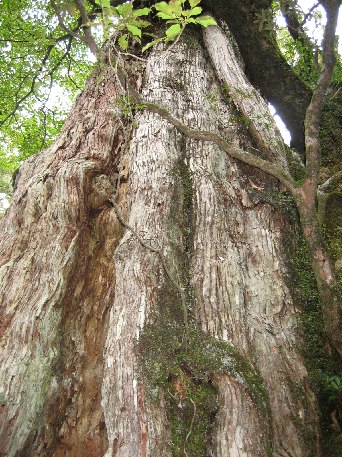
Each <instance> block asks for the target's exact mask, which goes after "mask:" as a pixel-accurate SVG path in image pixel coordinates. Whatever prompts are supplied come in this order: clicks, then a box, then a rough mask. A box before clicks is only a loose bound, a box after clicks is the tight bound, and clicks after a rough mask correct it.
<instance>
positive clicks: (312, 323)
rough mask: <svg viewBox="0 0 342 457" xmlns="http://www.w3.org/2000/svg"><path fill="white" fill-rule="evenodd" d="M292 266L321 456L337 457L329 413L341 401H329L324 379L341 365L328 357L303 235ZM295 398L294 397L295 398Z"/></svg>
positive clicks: (306, 432)
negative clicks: (317, 412) (317, 416)
mask: <svg viewBox="0 0 342 457" xmlns="http://www.w3.org/2000/svg"><path fill="white" fill-rule="evenodd" d="M291 264H292V267H293V279H294V294H295V297H296V300H297V302H299V303H300V304H301V307H302V314H301V317H300V321H301V327H302V342H303V343H302V348H301V352H302V355H303V358H304V361H305V365H306V368H307V369H308V373H309V377H310V380H311V383H312V387H313V389H314V391H315V393H316V395H317V399H318V403H319V409H320V427H321V435H322V447H323V453H324V455H325V456H326V457H335V456H336V455H339V454H336V452H335V450H334V446H335V444H336V442H337V441H338V439H339V436H338V435H337V434H336V433H335V432H334V431H333V429H332V427H331V425H332V424H331V413H332V411H334V410H336V408H337V409H341V406H342V404H341V403H340V400H338V399H337V398H332V397H331V396H330V395H329V394H328V391H327V380H328V379H330V378H331V377H332V376H334V375H337V374H338V373H339V371H340V363H339V361H338V359H337V357H334V355H333V354H330V353H329V350H328V347H329V346H328V340H327V338H326V334H325V330H324V322H323V316H322V310H321V306H320V303H319V295H318V291H317V286H316V281H315V277H314V274H313V271H312V266H311V261H310V256H309V251H308V248H307V245H306V242H305V240H304V238H303V236H300V237H299V239H298V240H297V245H296V250H295V253H294V255H293V258H292V262H291ZM297 390H298V389H297ZM297 393H298V392H297ZM299 395H301V397H302V398H305V395H304V396H303V395H302V394H301V392H299ZM295 398H296V395H294V399H295ZM304 403H305V402H304ZM304 406H305V405H304ZM341 410H342V409H341ZM304 425H305V427H303V423H302V421H298V430H299V431H300V432H301V435H302V438H303V440H304V441H305V442H306V443H307V447H308V452H311V454H309V455H316V454H315V450H314V443H315V439H314V438H315V437H314V436H313V434H314V431H313V430H312V429H311V428H310V426H307V424H304ZM336 440H337V441H336Z"/></svg>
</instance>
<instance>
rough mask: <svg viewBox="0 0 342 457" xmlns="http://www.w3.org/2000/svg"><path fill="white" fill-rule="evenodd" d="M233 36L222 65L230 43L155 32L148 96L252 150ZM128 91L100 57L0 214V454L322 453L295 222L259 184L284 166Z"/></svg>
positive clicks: (259, 456) (222, 456) (248, 456)
mask: <svg viewBox="0 0 342 457" xmlns="http://www.w3.org/2000/svg"><path fill="white" fill-rule="evenodd" d="M221 38H222V37H221ZM221 38H220V40H221ZM222 39H223V38H222ZM227 43H228V44H227V46H228V45H229V42H228V41H227ZM227 49H228V54H227V58H228V59H229V62H230V64H229V65H228V66H226V67H224V68H221V70H220V76H219V78H218V76H217V75H216V72H217V71H218V70H217V68H215V67H216V66H217V63H218V62H219V61H220V56H221V52H222V48H220V47H213V48H212V49H211V50H210V56H211V59H212V63H211V62H210V61H208V53H207V51H206V50H205V49H204V48H203V47H202V44H201V43H200V41H199V40H198V39H197V38H195V37H192V36H190V35H188V34H186V33H185V34H184V36H182V39H181V40H180V41H179V42H178V43H177V45H176V46H174V47H173V48H172V50H171V51H170V52H169V53H168V54H165V53H163V51H162V50H161V51H158V50H154V51H153V52H152V53H151V55H150V57H149V59H148V62H147V66H146V69H145V75H144V86H143V91H142V97H143V98H144V99H146V100H148V101H149V103H151V104H153V105H154V106H157V105H163V106H165V107H166V108H167V110H168V111H169V112H171V113H173V114H174V116H176V117H177V119H180V122H181V123H182V125H185V126H188V127H187V128H189V129H192V130H195V129H202V130H204V131H207V132H208V131H209V132H212V134H213V135H215V137H217V138H218V137H219V136H221V137H222V138H223V139H224V141H225V142H226V143H229V144H230V145H232V147H233V148H236V150H237V151H240V150H241V149H247V150H248V149H251V148H252V147H253V144H254V143H253V139H252V137H251V134H250V133H249V132H248V129H247V128H246V126H245V125H244V124H243V123H242V124H241V125H240V124H238V123H236V122H232V120H233V119H234V118H236V114H237V111H236V107H235V104H238V101H237V102H235V103H234V104H233V103H232V104H229V103H227V100H225V99H224V97H223V96H222V93H221V84H222V81H230V84H233V83H234V84H236V87H237V88H238V86H239V84H240V83H241V81H242V80H241V78H242V79H243V75H242V73H239V77H238V78H237V79H236V80H235V79H234V77H233V76H232V75H231V74H230V72H231V71H232V69H234V68H235V69H237V68H240V67H239V63H238V61H237V60H236V56H235V54H234V52H232V48H227ZM215 62H216V63H215ZM239 71H241V69H240V70H239ZM243 81H245V80H244V79H243ZM244 84H245V82H244ZM244 87H245V86H244ZM210 94H215V103H213V98H212V97H210ZM121 95H122V94H121V93H120V90H119V88H118V86H117V84H116V78H115V76H114V75H113V72H112V71H111V70H110V69H108V68H107V67H104V69H102V70H101V72H100V71H99V72H98V73H97V74H95V75H94V77H93V79H92V80H91V81H90V83H89V85H88V87H87V89H86V90H85V92H84V93H83V94H82V96H81V97H80V98H79V99H78V101H77V102H76V105H75V108H74V111H73V113H72V115H71V116H70V118H69V119H68V121H67V123H66V125H65V128H64V130H63V132H62V134H61V135H60V137H59V138H58V139H57V142H56V144H55V145H54V147H52V148H51V149H49V150H48V151H46V152H45V153H43V154H41V155H39V156H36V157H34V158H31V159H29V160H28V161H27V162H26V163H25V165H24V166H23V168H22V170H21V173H20V179H19V183H18V188H17V191H16V194H15V199H14V205H13V207H12V208H11V210H10V211H9V212H8V213H7V215H6V217H5V218H4V219H3V220H2V221H1V225H2V228H3V230H4V234H5V235H4V242H3V244H2V245H1V264H0V265H1V269H0V275H1V278H2V279H3V281H2V283H1V287H2V288H3V289H2V297H3V301H2V307H1V313H2V316H1V317H2V318H1V323H2V336H3V339H2V340H1V341H4V343H2V344H6V347H5V350H4V351H2V353H1V371H0V380H1V384H0V389H2V391H1V392H2V395H1V399H2V398H4V401H2V400H1V402H2V403H4V405H3V406H0V408H1V414H2V416H1V422H0V423H1V427H2V428H1V435H0V436H1V439H0V443H1V444H0V445H1V451H0V454H1V455H3V456H6V457H7V456H10V457H17V456H25V457H37V456H38V457H43V456H44V457H45V456H53V457H62V456H63V457H71V456H72V457H74V456H75V457H76V456H79V455H82V456H83V455H84V456H86V457H88V456H89V457H103V456H105V457H114V456H115V457H128V456H132V457H137V456H139V457H156V456H163V457H171V456H174V455H184V456H185V457H200V456H204V455H213V456H215V457H227V456H229V457H236V456H244V457H265V456H271V455H273V456H275V457H284V456H289V455H291V456H296V457H305V456H307V455H308V454H309V453H310V452H311V453H312V455H314V456H316V457H318V456H319V450H318V448H317V447H316V444H315V443H314V442H313V440H311V441H310V440H307V439H305V438H306V436H305V431H306V430H308V429H310V430H312V431H313V433H314V434H316V435H317V433H318V432H317V422H318V418H317V413H316V409H315V398H314V395H313V393H312V392H311V390H310V388H309V386H308V379H307V373H306V370H305V367H304V365H303V361H302V359H301V357H300V355H299V354H298V349H297V348H298V344H299V343H298V341H297V337H296V334H297V332H296V325H297V324H296V319H297V310H296V307H295V305H294V303H293V301H292V298H291V293H290V291H289V289H288V287H287V285H286V278H287V276H288V271H287V268H286V259H285V258H284V249H283V245H282V243H283V234H284V232H286V230H287V229H288V228H289V227H288V224H289V222H288V220H287V219H286V217H285V216H284V215H282V214H280V213H279V212H277V211H276V210H275V209H274V208H273V207H271V206H270V205H268V204H264V203H259V204H254V203H253V202H252V201H251V199H250V196H249V190H251V189H253V190H255V188H257V189H259V190H260V191H262V190H267V189H273V188H274V187H275V186H277V182H276V180H274V179H273V178H272V177H269V176H267V175H266V174H265V173H263V172H261V171H256V170H255V168H253V167H250V166H248V165H246V164H241V163H240V162H237V161H236V160H235V159H234V158H232V157H228V156H227V154H226V152H225V151H224V150H221V148H220V145H219V144H215V143H214V142H208V141H199V139H194V138H188V137H187V135H184V133H186V132H182V131H178V130H177V129H175V128H174V125H171V124H170V122H169V121H168V120H166V119H163V118H162V117H161V116H160V115H159V114H158V112H152V111H147V110H144V111H142V112H138V113H137V114H136V116H135V123H136V128H134V129H132V126H126V125H123V121H122V119H121V120H120V119H119V118H118V117H117V115H116V114H115V113H116V111H117V109H116V108H115V106H117V104H115V99H117V98H119V97H120V96H121ZM254 95H255V94H254ZM254 95H253V96H254ZM255 96H256V95H255ZM258 103H259V102H258ZM260 103H262V102H260ZM151 106H152V105H151ZM246 109H247V108H246ZM263 109H264V108H263ZM259 128H260V130H259V133H260V135H261V136H262V135H263V134H264V132H263V130H262V125H261V126H260V125H259ZM125 129H127V131H126V132H124V130H125ZM272 129H274V127H273V126H272ZM130 136H131V138H130ZM128 140H129V145H128V147H126V146H127V141H128ZM278 153H279V159H277V160H278V161H279V162H281V161H282V160H283V159H282V151H281V150H278V149H277V148H275V149H274V150H272V154H278ZM257 159H258V157H257ZM260 160H261V158H260ZM118 174H119V175H120V179H119V180H118ZM117 182H119V183H120V185H119V188H118V189H117V192H116V189H115V184H116V183H117ZM113 195H115V197H116V200H115V201H114V203H115V205H116V207H113V202H111V201H112V200H113ZM116 209H118V210H119V213H118V212H116ZM117 214H120V217H119V218H118V216H117ZM123 222H124V223H123ZM129 228H132V230H131V229H129ZM141 240H143V242H144V243H146V246H152V247H155V249H147V248H146V246H144V243H141ZM159 253H162V256H161V255H159ZM162 259H165V260H164V261H163V260H162ZM163 262H165V265H167V270H168V271H169V272H170V274H167V272H166V268H165V265H163ZM172 278H173V280H172ZM5 284H6V285H5ZM175 284H178V285H181V288H182V289H184V297H185V304H186V307H187V309H186V311H187V313H188V317H189V328H187V325H186V323H185V320H184V309H182V300H183V299H182V294H181V291H180V290H179V289H177V287H175ZM164 318H165V320H163V319H164ZM149 328H152V329H153V330H156V333H155V334H152V335H151V334H150V335H148V337H149V338H150V339H152V340H151V346H150V347H145V348H143V347H142V346H141V344H142V343H143V342H144V341H146V340H147V339H148V338H146V335H147V333H148V329H149ZM187 333H188V334H187ZM186 334H187V335H186ZM165 336H166V337H167V338H166V340H165ZM153 338H154V340H153ZM159 341H161V344H160V345H159V346H158V345H157V344H156V343H154V345H153V342H157V343H158V344H159ZM151 348H153V351H151ZM163 351H165V352H163ZM146 361H148V362H151V363H150V365H149V367H151V369H152V371H153V372H152V373H150V374H151V376H147V375H146V371H144V367H146ZM144 364H145V365H144ZM147 374H148V373H147ZM151 380H152V381H151ZM215 389H216V390H215ZM298 391H300V392H301V393H302V395H299V396H298V395H296V394H295V392H298ZM213 399H214V400H213ZM215 401H217V408H216V405H215V404H214V406H212V405H211V404H209V405H208V402H209V403H215ZM202 414H207V417H205V418H204V419H203V417H202V416H201V415H202ZM201 420H202V422H201Z"/></svg>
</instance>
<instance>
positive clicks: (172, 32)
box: [165, 24, 181, 40]
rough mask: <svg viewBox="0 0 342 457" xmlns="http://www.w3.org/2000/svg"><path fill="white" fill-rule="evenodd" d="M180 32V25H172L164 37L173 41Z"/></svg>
mask: <svg viewBox="0 0 342 457" xmlns="http://www.w3.org/2000/svg"><path fill="white" fill-rule="evenodd" d="M180 32H181V26H180V24H174V25H171V27H169V28H168V29H167V30H166V32H165V35H166V36H167V37H168V38H169V39H171V40H172V39H174V38H176V36H177V35H179V34H180Z"/></svg>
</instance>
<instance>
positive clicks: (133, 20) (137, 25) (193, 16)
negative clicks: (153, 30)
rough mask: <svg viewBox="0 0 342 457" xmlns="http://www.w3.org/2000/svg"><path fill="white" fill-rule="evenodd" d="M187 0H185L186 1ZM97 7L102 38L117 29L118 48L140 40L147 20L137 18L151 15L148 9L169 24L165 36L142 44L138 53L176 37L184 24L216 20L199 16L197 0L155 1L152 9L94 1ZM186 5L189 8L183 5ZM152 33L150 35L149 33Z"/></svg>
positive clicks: (202, 23) (198, 1)
mask: <svg viewBox="0 0 342 457" xmlns="http://www.w3.org/2000/svg"><path fill="white" fill-rule="evenodd" d="M187 1H188V3H187ZM95 2H96V3H97V4H98V5H99V6H100V7H101V10H102V18H101V22H102V25H103V28H104V38H105V39H106V38H108V36H109V32H110V30H111V29H113V30H114V31H115V32H119V34H120V37H119V39H118V44H119V46H120V48H121V50H122V51H126V50H127V48H128V46H129V41H133V42H134V41H135V42H138V43H141V38H142V35H143V29H144V28H146V27H148V26H150V25H151V23H150V22H149V21H147V20H143V19H141V17H143V16H148V15H150V14H151V12H152V9H153V10H154V11H156V14H155V17H157V18H159V19H161V20H163V21H166V23H167V24H168V25H169V27H168V28H167V29H166V31H165V35H164V36H162V37H158V38H155V39H154V40H152V41H151V42H149V43H148V44H147V45H146V46H144V47H143V49H142V52H145V51H146V50H147V49H149V48H151V47H152V46H154V45H156V44H157V43H159V42H161V41H163V42H165V43H167V42H169V41H173V40H175V39H177V38H178V37H179V36H180V35H181V34H182V33H183V31H184V29H185V27H186V26H187V25H188V24H197V25H200V26H202V27H208V26H209V25H216V21H215V20H214V19H213V18H212V17H210V16H205V15H202V8H201V7H200V6H199V4H200V3H201V0H169V2H165V1H163V2H158V3H156V4H155V5H154V6H153V7H152V8H139V9H134V8H133V2H127V3H123V4H122V5H119V6H117V7H113V6H111V5H110V0H95ZM186 3H187V4H188V5H190V8H188V7H186V6H185V4H186ZM90 25H96V24H90ZM152 36H153V35H152Z"/></svg>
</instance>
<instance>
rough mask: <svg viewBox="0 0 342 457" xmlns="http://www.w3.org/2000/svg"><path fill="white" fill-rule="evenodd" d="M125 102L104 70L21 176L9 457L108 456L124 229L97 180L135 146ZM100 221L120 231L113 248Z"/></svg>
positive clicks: (12, 270) (12, 301)
mask: <svg viewBox="0 0 342 457" xmlns="http://www.w3.org/2000/svg"><path fill="white" fill-rule="evenodd" d="M99 79H101V81H102V84H98V82H99ZM117 94H118V88H117V87H116V83H115V79H114V78H113V73H112V72H111V71H110V70H109V71H103V72H102V73H101V72H100V71H97V72H95V74H94V75H93V77H92V79H91V80H90V82H89V83H88V86H87V88H86V90H85V91H84V93H83V94H82V95H81V96H80V97H79V99H78V100H77V102H76V104H75V107H74V110H73V113H72V114H71V116H70V117H69V119H68V120H67V121H66V124H65V126H64V129H63V132H62V133H61V134H60V136H59V137H58V139H57V140H56V143H55V144H54V145H53V146H52V147H51V148H50V149H48V150H47V151H45V152H44V153H42V154H39V155H37V156H33V157H31V158H30V159H28V160H27V161H26V162H25V163H24V164H23V166H22V167H21V169H20V173H19V182H18V187H17V190H16V192H15V194H14V198H13V206H12V207H11V208H10V209H9V210H8V212H7V214H6V216H5V217H4V218H3V219H2V221H1V225H2V229H3V240H2V243H1V248H0V249H1V252H0V258H1V269H0V277H1V296H2V306H1V323H2V326H1V341H2V349H4V350H2V351H1V361H0V362H1V367H2V369H1V372H0V386H1V387H0V388H1V394H2V397H3V398H4V405H3V406H2V407H1V420H0V424H1V426H0V429H1V431H0V437H1V438H0V443H1V444H0V448H1V450H0V454H1V455H6V457H12V456H13V457H14V456H19V455H25V456H26V455H35V456H46V455H52V453H53V452H54V450H55V449H56V448H57V446H58V442H59V441H60V440H61V441H62V442H63V436H66V439H65V443H64V444H63V443H62V444H60V446H59V448H58V449H57V451H56V455H58V456H62V455H68V456H73V455H79V454H77V452H82V451H83V454H82V455H85V456H87V455H94V452H95V450H96V453H100V452H101V450H103V449H105V448H106V439H107V438H106V431H105V428H104V427H103V426H102V425H101V422H103V419H102V409H101V405H100V401H99V400H100V399H99V395H98V393H99V385H98V383H99V380H98V379H97V376H101V371H102V363H103V362H102V357H101V348H100V347H101V339H102V336H101V335H102V333H103V330H104V326H105V314H106V309H107V306H108V300H109V299H110V296H111V287H112V283H113V276H114V270H113V268H112V267H111V263H110V261H109V258H110V251H111V250H113V245H114V244H115V240H116V239H118V238H120V236H121V233H122V229H121V226H120V225H119V224H117V222H116V221H115V219H114V220H113V218H111V216H110V214H108V211H107V213H106V211H105V214H102V213H103V210H105V209H106V204H105V200H106V198H104V197H103V196H101V192H102V191H100V193H99V192H96V190H94V188H93V181H94V179H95V178H96V177H97V176H98V175H101V174H106V175H107V176H109V177H111V176H112V174H113V171H114V169H111V168H110V164H114V163H115V161H117V157H116V155H117V153H118V150H120V145H121V144H122V142H123V135H122V133H121V131H120V130H121V126H120V123H119V122H117V121H116V122H115V121H114V119H113V104H114V100H115V98H116V97H117ZM107 179H108V178H107ZM107 191H108V189H107ZM98 217H100V219H101V218H102V219H103V220H104V221H106V222H107V224H108V226H110V227H112V233H110V234H108V235H109V236H108V239H107V240H106V241H104V240H103V237H102V236H101V234H100V233H99V227H98ZM95 256H98V258H97V259H96V261H95V260H94V259H95V258H96V257H95ZM97 275H99V276H97ZM90 285H91V287H90ZM91 299H93V301H91ZM94 302H95V305H94ZM93 313H98V316H97V317H95V316H94V314H93ZM92 333H93V334H92ZM96 337H98V341H96ZM92 340H93V341H92ZM63 370H65V371H63ZM91 398H93V399H94V402H93V403H92V404H91V403H90V399H91ZM75 441H76V442H77V446H76V447H78V449H76V448H75ZM81 443H82V444H81Z"/></svg>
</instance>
